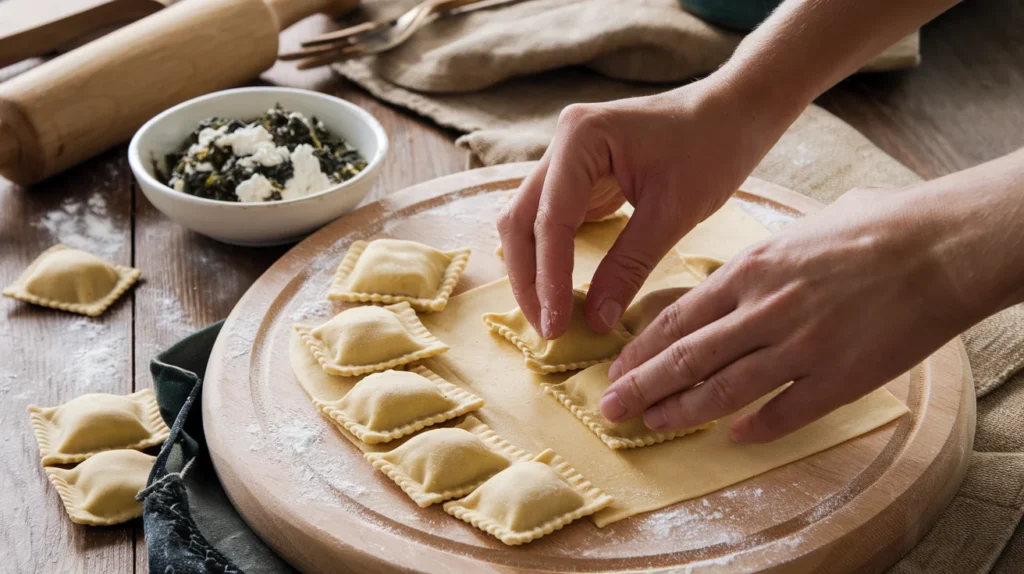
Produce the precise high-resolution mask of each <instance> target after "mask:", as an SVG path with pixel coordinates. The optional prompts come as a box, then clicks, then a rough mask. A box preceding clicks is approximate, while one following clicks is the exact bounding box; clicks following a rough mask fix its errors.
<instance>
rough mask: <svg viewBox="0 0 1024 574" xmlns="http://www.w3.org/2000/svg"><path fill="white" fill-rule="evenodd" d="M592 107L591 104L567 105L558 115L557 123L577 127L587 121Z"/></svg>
mask: <svg viewBox="0 0 1024 574" xmlns="http://www.w3.org/2000/svg"><path fill="white" fill-rule="evenodd" d="M593 107H594V106H593V105H592V104H569V105H568V106H565V107H564V108H562V112H561V113H560V114H558V123H559V124H563V123H564V124H569V125H571V126H574V127H576V126H579V125H581V124H583V123H585V122H586V121H587V118H588V116H591V115H592V113H593V111H592V110H593Z"/></svg>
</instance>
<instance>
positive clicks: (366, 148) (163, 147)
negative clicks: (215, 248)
mask: <svg viewBox="0 0 1024 574" xmlns="http://www.w3.org/2000/svg"><path fill="white" fill-rule="evenodd" d="M278 103H279V104H281V105H282V106H284V107H285V109H288V110H292V111H297V112H301V113H302V114H305V115H306V116H316V117H317V118H319V119H320V120H321V121H323V123H324V126H326V128H327V129H328V131H330V132H331V133H332V134H335V135H338V136H341V137H342V138H344V139H345V141H347V142H348V143H349V144H351V145H352V146H353V147H355V148H356V149H357V150H359V153H361V154H362V155H363V157H364V158H365V159H366V169H364V170H363V171H361V172H360V173H359V175H357V176H355V177H353V178H352V179H350V180H348V181H345V182H342V183H339V184H338V185H335V186H332V187H329V188H327V189H326V190H324V191H321V192H320V193H315V194H312V195H309V196H306V197H302V198H298V199H290V200H282V201H268V202H260V203H235V202H230V201H217V200H213V199H205V198H201V197H196V196H194V195H189V194H187V193H182V192H180V191H175V190H173V189H171V188H170V187H167V186H166V185H164V184H163V183H160V181H159V180H158V179H157V177H156V173H155V166H154V161H156V162H160V163H161V164H162V163H163V161H164V157H165V155H166V154H168V153H171V152H174V151H178V150H180V148H181V145H182V143H183V142H184V141H185V138H187V137H188V135H189V134H190V133H192V131H193V130H195V128H196V125H197V124H198V123H199V122H200V121H201V120H204V119H206V118H209V117H212V116H220V117H224V118H235V119H240V120H248V119H252V118H255V117H258V116H260V115H261V114H263V113H264V112H266V111H267V110H268V109H269V108H271V107H273V106H274V104H278ZM387 152H388V136H387V134H386V133H384V128H382V127H381V125H380V123H378V122H377V120H375V119H374V118H373V116H371V115H370V114H368V113H367V112H365V111H364V110H363V109H362V108H359V107H357V106H355V105H353V104H350V103H348V102H346V101H345V100H342V99H339V98H335V97H333V96H328V95H326V94H321V93H318V92H311V91H308V90H296V89H290V88H238V89H234V90H224V91H222V92H215V93H212V94H208V95H205V96H201V97H198V98H195V99H192V100H189V101H187V102H184V103H181V104H178V105H177V106H174V107H173V108H171V109H169V110H167V111H165V112H163V113H161V114H159V115H157V116H156V117H154V118H153V119H151V120H149V121H148V122H146V124H145V125H143V126H142V127H141V128H139V131H138V132H136V133H135V137H133V138H132V141H131V144H129V146H128V163H129V164H130V165H131V167H132V173H134V174H135V179H136V180H138V182H139V186H140V187H141V188H142V192H143V193H144V194H146V198H147V199H149V201H150V203H152V204H153V205H154V206H156V208H157V209H159V210H160V211H162V212H163V213H164V214H165V215H166V216H167V217H170V218H171V219H172V220H174V221H176V222H177V223H178V224H180V225H182V226H184V227H187V228H188V229H191V230H193V231H195V232H197V233H202V234H203V235H207V236H209V237H212V238H214V239H218V240H220V241H224V242H225V243H233V244H236V245H278V244H282V243H289V242H292V241H296V240H298V239H301V238H302V237H303V236H305V235H307V234H309V233H311V232H312V231H315V230H316V229H318V228H319V227H321V226H323V225H324V224H326V223H328V222H330V221H332V220H334V219H337V218H338V217H340V216H341V215H343V214H345V213H347V212H349V211H351V210H352V209H353V208H354V207H355V206H356V204H358V203H359V202H360V200H362V199H363V198H364V197H366V194H367V193H369V192H370V188H371V187H373V183H374V181H375V180H376V179H377V176H378V175H379V173H380V168H381V165H383V162H384V157H385V156H386V155H387Z"/></svg>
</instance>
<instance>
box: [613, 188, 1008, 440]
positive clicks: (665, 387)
mask: <svg viewBox="0 0 1024 574" xmlns="http://www.w3.org/2000/svg"><path fill="white" fill-rule="evenodd" d="M940 181H941V180H940ZM932 187H935V186H933V185H931V184H930V183H926V184H922V185H921V186H919V187H918V188H916V189H911V190H903V191H895V190H855V191H851V192H849V193H848V194H846V195H845V196H843V197H842V198H841V199H840V200H839V201H837V202H835V203H834V204H832V205H831V206H829V207H828V208H826V209H824V210H823V211H822V212H820V213H818V214H816V215H812V216H809V217H807V218H805V219H803V220H801V221H798V222H795V223H792V224H791V225H789V226H788V227H786V228H785V229H783V230H782V231H781V232H779V233H778V234H776V235H774V236H772V237H771V238H769V239H767V240H765V241H762V242H760V243H758V244H755V245H753V246H751V247H750V248H748V249H747V250H745V251H744V252H742V253H741V254H739V255H738V256H736V257H734V258H733V259H731V260H730V261H729V262H728V263H726V265H724V266H723V267H722V268H720V269H719V270H717V271H715V272H714V273H713V274H712V275H711V276H710V277H709V278H708V279H707V280H706V281H704V282H703V283H701V284H700V285H699V286H697V287H696V288H695V289H693V290H692V291H690V292H689V293H687V294H686V295H684V296H683V297H681V298H680V299H679V300H678V301H676V302H675V303H673V304H672V305H670V306H669V307H668V308H666V309H665V311H663V312H662V313H661V314H660V315H659V316H658V317H657V318H656V319H655V320H654V322H653V323H652V324H651V325H650V326H648V327H647V329H646V330H645V331H644V332H643V333H642V334H641V335H640V336H639V337H638V338H636V339H635V340H634V341H632V342H631V343H630V344H629V345H627V346H626V348H625V349H624V350H623V353H622V354H621V356H620V357H619V358H618V360H617V361H616V362H615V363H614V364H613V365H612V367H611V370H610V372H609V377H610V379H611V380H612V381H614V383H613V384H612V385H611V386H610V387H609V388H608V390H607V391H606V392H605V395H604V397H603V400H602V403H601V407H602V412H603V413H604V415H605V417H607V418H608V419H609V420H612V421H621V420H626V419H630V418H633V417H637V416H640V415H641V414H642V415H643V417H644V422H645V423H646V424H647V426H648V427H650V428H652V429H655V430H668V429H680V428H686V427H692V426H696V425H700V424H703V423H707V422H710V421H712V420H715V419H718V418H720V417H723V416H725V415H728V414H730V413H733V412H735V411H737V410H739V409H740V408H742V407H744V406H746V405H747V404H749V403H751V402H753V401H754V400H756V399H758V398H759V397H761V396H763V395H765V394H767V393H769V392H770V391H772V390H774V389H776V388H778V387H780V386H782V385H784V384H786V383H787V382H789V381H794V383H793V385H792V386H790V387H789V388H787V389H785V390H783V391H782V392H781V393H779V394H778V395H777V396H776V397H774V398H772V399H771V400H770V401H769V402H768V403H766V404H765V405H763V406H762V407H761V408H760V409H759V410H758V411H756V412H754V413H750V414H747V415H744V416H742V417H740V418H739V419H737V420H736V421H735V422H734V423H733V425H732V429H731V431H732V436H733V438H734V439H735V440H738V441H750V442H762V441H770V440H774V439H776V438H778V437H780V436H782V435H785V434H787V433H789V432H792V431H794V430H796V429H797V428H800V427H802V426H804V425H806V424H807V423H809V422H811V421H813V420H815V419H817V418H819V417H821V416H823V415H825V414H827V413H828V412H830V411H832V410H834V409H836V408H838V407H840V406H842V405H844V404H847V403H850V402H852V401H854V400H856V399H858V398H860V397H861V396H863V395H865V394H867V393H869V392H871V391H872V390H874V389H876V388H878V387H879V386H881V385H883V384H885V383H886V382H888V381H890V380H892V379H893V378H895V377H897V376H898V375H900V374H901V373H903V372H905V371H906V370H908V369H909V368H911V367H912V366H913V365H915V364H917V363H918V362H920V361H921V360H923V359H924V358H925V357H926V356H928V355H929V354H930V353H931V352H933V351H934V350H935V349H937V348H938V347H940V346H941V345H942V344H944V343H945V342H947V341H948V340H950V339H952V338H953V337H955V336H956V335H957V334H958V333H960V332H961V331H962V330H964V329H965V328H967V327H968V326H970V325H971V324H973V323H974V322H975V321H977V320H980V319H981V318H982V317H984V316H985V315H986V314H987V313H990V312H992V311H993V309H981V308H977V306H978V301H983V300H985V299H986V297H985V296H984V290H983V289H982V286H983V285H984V284H986V282H984V281H980V279H981V278H982V277H984V276H985V274H986V273H987V272H983V271H982V270H979V269H978V268H977V267H975V268H969V267H967V268H965V267H964V266H969V265H971V264H972V263H971V261H970V260H971V259H972V257H971V256H969V255H968V254H967V253H966V252H953V251H951V250H952V249H953V247H954V246H956V245H959V244H961V243H963V242H961V241H960V238H962V237H963V236H964V235H968V234H976V230H973V229H971V228H969V227H967V226H961V227H962V229H958V228H957V227H956V226H955V225H950V223H952V221H955V217H966V213H967V210H969V209H970V208H969V207H967V206H966V205H956V206H953V207H952V208H951V209H949V210H948V212H949V213H950V214H951V217H950V218H949V219H950V220H944V221H942V222H941V224H936V222H935V220H934V218H933V216H932V214H933V213H935V212H937V211H940V210H942V208H943V203H947V204H948V201H944V200H941V199H940V200H938V201H937V200H936V195H935V194H934V193H932V192H931V191H930V190H929V189H930V188H932ZM959 195H960V196H966V195H969V194H964V193H961V194H959ZM973 201H974V202H975V203H979V202H980V198H979V197H978V196H977V195H975V197H974V199H973ZM990 220H991V218H990ZM983 248H987V249H989V250H992V249H995V250H996V251H995V252H996V253H999V249H1000V248H999V246H996V245H987V246H985V247H983ZM976 259H977V260H978V261H983V260H985V258H980V257H979V258H976ZM987 259H988V260H991V259H992V258H991V257H988V258H987ZM954 265H955V266H958V267H957V269H956V270H955V272H954V270H953V269H952V268H951V267H952V266H954ZM958 277H959V278H961V279H957V278H958ZM963 277H972V279H974V280H978V281H979V282H978V283H977V284H974V285H967V286H965V285H957V284H956V282H957V281H963V279H962V278H963ZM971 290H973V291H971ZM967 292H971V297H968V296H967V295H966V293H967ZM975 297H976V298H977V301H975Z"/></svg>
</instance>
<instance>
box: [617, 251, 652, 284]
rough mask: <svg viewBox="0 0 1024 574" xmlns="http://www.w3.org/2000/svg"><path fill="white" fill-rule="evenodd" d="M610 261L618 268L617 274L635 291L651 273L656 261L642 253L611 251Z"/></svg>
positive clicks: (618, 277)
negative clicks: (653, 261)
mask: <svg viewBox="0 0 1024 574" xmlns="http://www.w3.org/2000/svg"><path fill="white" fill-rule="evenodd" d="M608 257H609V258H610V259H611V261H610V263H611V264H612V265H613V266H614V268H615V269H616V270H617V272H616V273H615V276H616V278H617V279H621V280H623V281H625V282H626V284H627V285H629V286H630V287H631V288H633V289H634V291H638V290H639V289H640V287H642V286H643V284H644V281H646V280H647V276H648V275H650V273H651V269H652V268H653V267H654V263H652V262H651V261H650V259H649V258H648V257H646V256H644V255H642V254H639V253H633V252H616V253H610V254H609V255H608Z"/></svg>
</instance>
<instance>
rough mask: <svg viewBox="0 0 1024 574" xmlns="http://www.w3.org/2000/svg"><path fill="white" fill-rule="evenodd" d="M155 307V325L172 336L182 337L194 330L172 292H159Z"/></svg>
mask: <svg viewBox="0 0 1024 574" xmlns="http://www.w3.org/2000/svg"><path fill="white" fill-rule="evenodd" d="M156 308H157V313H156V317H155V319H156V325H157V327H159V328H160V329H161V330H163V331H166V332H167V333H169V334H170V335H172V336H173V337H175V338H180V337H184V336H185V335H188V334H189V333H191V332H192V331H193V330H195V327H193V325H192V321H191V320H189V318H188V315H187V314H186V313H185V308H184V307H183V306H182V304H181V301H180V300H179V299H178V298H177V297H176V296H175V295H174V294H173V293H166V292H160V293H159V295H158V296H157V299H156Z"/></svg>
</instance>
